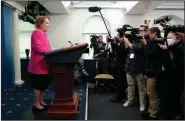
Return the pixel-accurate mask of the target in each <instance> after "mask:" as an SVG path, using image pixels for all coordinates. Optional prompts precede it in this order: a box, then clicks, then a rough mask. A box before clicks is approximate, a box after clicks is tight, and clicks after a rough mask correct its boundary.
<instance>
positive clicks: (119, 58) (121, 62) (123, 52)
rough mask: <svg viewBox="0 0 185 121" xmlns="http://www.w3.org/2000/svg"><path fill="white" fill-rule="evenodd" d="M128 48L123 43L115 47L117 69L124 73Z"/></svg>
mask: <svg viewBox="0 0 185 121" xmlns="http://www.w3.org/2000/svg"><path fill="white" fill-rule="evenodd" d="M128 50H129V49H128V48H125V45H124V44H123V43H120V45H117V47H116V46H115V69H116V70H121V71H124V68H125V62H126V57H127V54H128Z"/></svg>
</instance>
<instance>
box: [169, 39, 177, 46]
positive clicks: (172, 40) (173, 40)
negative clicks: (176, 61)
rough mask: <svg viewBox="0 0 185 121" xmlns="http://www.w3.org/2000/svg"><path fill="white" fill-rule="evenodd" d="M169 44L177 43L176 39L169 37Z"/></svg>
mask: <svg viewBox="0 0 185 121" xmlns="http://www.w3.org/2000/svg"><path fill="white" fill-rule="evenodd" d="M167 42H168V45H169V46H170V45H173V44H175V42H176V40H175V39H167Z"/></svg>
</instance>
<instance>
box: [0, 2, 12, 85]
mask: <svg viewBox="0 0 185 121" xmlns="http://www.w3.org/2000/svg"><path fill="white" fill-rule="evenodd" d="M12 27H13V10H12V8H10V7H8V6H7V5H5V4H4V3H1V36H2V38H1V85H2V89H7V88H13V87H14V80H15V76H14V52H13V31H12Z"/></svg>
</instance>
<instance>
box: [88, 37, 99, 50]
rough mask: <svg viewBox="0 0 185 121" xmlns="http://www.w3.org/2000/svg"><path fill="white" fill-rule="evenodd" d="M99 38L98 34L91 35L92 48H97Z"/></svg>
mask: <svg viewBox="0 0 185 121" xmlns="http://www.w3.org/2000/svg"><path fill="white" fill-rule="evenodd" d="M97 39H98V36H97V35H95V34H93V35H91V36H90V42H91V45H90V48H92V47H94V48H95V47H97V46H98V41H97Z"/></svg>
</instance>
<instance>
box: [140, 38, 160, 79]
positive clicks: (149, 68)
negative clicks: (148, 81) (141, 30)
mask: <svg viewBox="0 0 185 121" xmlns="http://www.w3.org/2000/svg"><path fill="white" fill-rule="evenodd" d="M144 51H145V58H146V63H145V74H146V76H147V77H150V78H156V77H157V76H158V75H159V73H160V72H161V71H162V63H163V58H162V57H163V50H162V49H161V48H160V47H159V45H158V43H157V42H156V41H148V43H147V45H145V47H144Z"/></svg>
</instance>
